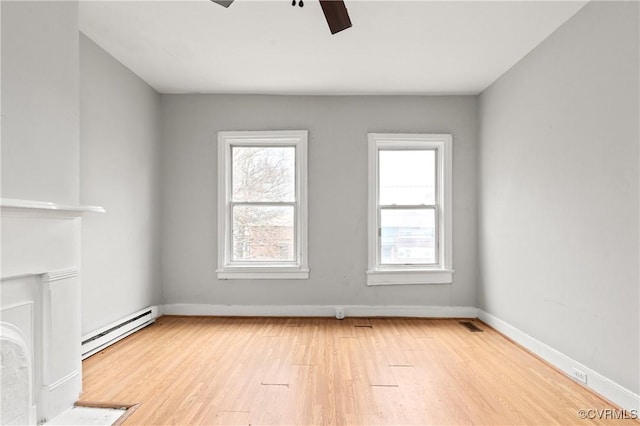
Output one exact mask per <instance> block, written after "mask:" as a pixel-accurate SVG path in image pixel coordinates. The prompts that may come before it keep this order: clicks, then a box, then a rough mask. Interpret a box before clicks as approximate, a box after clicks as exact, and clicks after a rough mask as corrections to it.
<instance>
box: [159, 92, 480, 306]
mask: <svg viewBox="0 0 640 426" xmlns="http://www.w3.org/2000/svg"><path fill="white" fill-rule="evenodd" d="M297 129H308V130H309V211H310V213H309V265H310V269H311V278H310V279H309V280H284V281H255V282H249V281H238V280H230V281H219V280H217V278H216V274H215V269H216V267H217V235H216V226H217V225H216V224H217V206H216V188H217V186H216V185H217V178H218V177H217V170H216V168H217V167H216V159H217V150H216V144H217V132H218V131H220V130H297ZM367 132H424V133H452V134H453V138H454V153H453V158H454V200H453V205H454V208H453V221H454V227H455V231H454V258H453V262H454V268H455V270H456V272H455V274H454V283H453V284H452V285H418V286H416V285H413V286H395V287H388V286H387V287H367V286H366V284H365V281H366V280H365V269H366V267H367V258H366V257H367V249H366V245H367V231H366V230H367V223H366V222H367ZM476 135H477V128H476V98H475V97H472V96H468V97H417V96H416V97H322V96H318V97H308V96H299V97H296V96H241V95H236V96H224V95H163V96H162V137H163V144H164V145H163V166H162V167H163V179H164V181H163V184H162V186H163V205H164V207H163V216H164V217H163V221H162V229H163V241H162V250H163V255H162V259H163V261H162V263H163V269H162V276H163V289H164V290H163V292H164V303H166V304H172V303H202V304H232V305H296V304H303V305H305V304H306V305H315V304H318V305H321V304H345V305H349V304H363V305H369V304H371V305H376V304H380V305H441V306H449V305H452V306H476V276H477V261H476V188H475V179H476Z"/></svg>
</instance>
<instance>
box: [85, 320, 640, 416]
mask: <svg viewBox="0 0 640 426" xmlns="http://www.w3.org/2000/svg"><path fill="white" fill-rule="evenodd" d="M474 323H475V324H476V325H477V326H478V327H480V328H482V329H483V330H484V332H482V333H472V332H469V331H468V330H467V329H465V328H464V327H463V326H461V325H460V324H459V322H458V321H457V320H431V319H355V318H348V319H345V320H342V321H339V320H336V319H332V318H217V317H187V318H185V317H171V316H165V317H161V318H159V319H158V320H157V322H156V323H155V324H154V325H152V326H150V327H147V328H146V329H144V330H142V331H140V332H138V333H136V334H134V335H132V336H130V337H128V338H126V339H124V340H122V341H121V342H119V343H117V344H115V345H113V346H111V347H110V348H107V349H106V350H104V351H102V352H99V353H97V354H96V355H94V356H92V357H90V358H88V359H87V360H85V361H84V362H83V374H84V393H83V395H82V400H84V401H92V402H117V403H123V404H133V403H141V405H140V407H139V408H138V410H137V411H136V412H135V413H134V414H133V415H132V416H130V417H129V418H128V419H127V420H126V421H125V423H124V424H125V425H136V424H141V425H152V424H157V425H159V424H179V425H195V424H228V425H231V424H243V425H249V424H251V425H259V424H265V425H266V424H269V425H289V424H291V425H293V424H297V425H312V424H336V425H345V424H352V425H400V424H419V425H427V424H439V425H443V424H455V425H460V424H483V425H499V424H503V425H514V424H542V425H551V424H626V425H638V424H639V422H636V421H633V420H617V421H616V420H607V421H604V420H581V419H580V418H579V417H578V414H577V411H578V410H579V409H599V410H602V409H616V408H617V407H614V406H612V405H611V404H609V403H607V402H606V401H604V400H603V399H601V398H599V397H598V396H596V395H595V394H593V393H591V392H590V391H588V390H587V389H585V388H583V387H582V386H580V385H578V384H577V383H575V382H573V381H572V380H571V379H569V378H567V377H565V376H564V375H562V374H561V373H559V372H558V371H557V370H555V369H554V368H552V367H550V366H549V365H547V364H545V363H544V362H542V361H540V360H539V359H537V358H536V357H534V356H532V355H531V354H530V353H528V352H527V351H525V350H523V349H522V348H520V347H519V346H517V345H516V344H514V343H512V342H511V341H509V340H507V339H506V338H504V337H503V336H502V335H501V334H499V333H497V332H496V331H494V330H492V329H491V328H489V327H488V326H486V325H485V324H483V323H481V322H477V321H474Z"/></svg>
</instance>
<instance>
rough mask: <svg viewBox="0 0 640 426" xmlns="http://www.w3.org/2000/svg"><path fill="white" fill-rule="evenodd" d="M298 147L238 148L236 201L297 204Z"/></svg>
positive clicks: (235, 153)
mask: <svg viewBox="0 0 640 426" xmlns="http://www.w3.org/2000/svg"><path fill="white" fill-rule="evenodd" d="M295 155H296V149H295V148H294V147H240V146H234V147H232V151H231V158H232V176H231V180H232V183H231V186H232V193H233V195H232V197H233V201H263V202H265V201H266V202H269V201H286V202H291V201H295Z"/></svg>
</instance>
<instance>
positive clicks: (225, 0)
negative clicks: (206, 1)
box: [211, 0, 233, 7]
mask: <svg viewBox="0 0 640 426" xmlns="http://www.w3.org/2000/svg"><path fill="white" fill-rule="evenodd" d="M211 1H212V2H214V3H216V4H219V5H220V6H223V7H229V6H230V5H231V3H233V0H211Z"/></svg>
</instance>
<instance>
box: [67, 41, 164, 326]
mask: <svg viewBox="0 0 640 426" xmlns="http://www.w3.org/2000/svg"><path fill="white" fill-rule="evenodd" d="M76 36H77V34H76ZM80 107H81V122H80V135H81V140H82V144H81V148H80V174H81V180H80V195H81V199H82V202H83V203H85V204H97V205H101V206H103V207H105V209H106V210H107V213H105V214H99V215H98V214H93V215H85V217H84V218H83V219H82V285H83V288H82V329H83V333H87V332H90V331H94V330H96V329H98V328H100V327H102V326H104V325H106V324H109V323H110V322H112V321H115V320H118V319H120V318H122V317H123V316H125V315H128V314H131V313H132V312H135V311H136V310H139V309H142V308H144V307H146V306H149V305H153V304H158V303H160V302H161V300H162V288H161V286H160V278H159V271H160V266H159V259H160V248H159V245H160V237H159V234H160V229H159V227H158V226H159V217H160V213H159V211H160V205H159V180H160V179H159V164H160V158H159V145H160V136H159V131H160V96H159V95H158V94H157V93H156V92H155V91H154V90H153V89H152V88H150V87H149V86H148V85H147V84H146V83H145V82H144V81H142V80H141V79H140V78H139V77H137V76H136V75H135V74H133V73H132V72H131V71H129V70H128V69H127V68H125V67H124V66H123V65H122V64H120V63H119V62H117V61H116V60H115V59H114V58H113V57H111V56H110V55H109V54H107V53H106V52H105V51H104V50H102V49H101V48H100V47H98V46H97V45H96V44H95V43H94V42H93V41H91V40H90V39H89V38H87V37H86V36H84V35H83V34H80Z"/></svg>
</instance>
